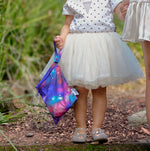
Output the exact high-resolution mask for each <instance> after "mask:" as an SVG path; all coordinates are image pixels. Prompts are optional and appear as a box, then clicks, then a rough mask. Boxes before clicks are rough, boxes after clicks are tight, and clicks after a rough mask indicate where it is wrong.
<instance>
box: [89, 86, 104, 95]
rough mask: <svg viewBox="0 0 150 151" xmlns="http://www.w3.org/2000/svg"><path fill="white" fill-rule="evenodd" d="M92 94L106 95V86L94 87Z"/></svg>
mask: <svg viewBox="0 0 150 151" xmlns="http://www.w3.org/2000/svg"><path fill="white" fill-rule="evenodd" d="M92 94H93V95H94V94H99V95H106V87H99V88H98V89H93V90H92Z"/></svg>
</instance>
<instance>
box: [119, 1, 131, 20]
mask: <svg viewBox="0 0 150 151" xmlns="http://www.w3.org/2000/svg"><path fill="white" fill-rule="evenodd" d="M128 6H129V4H125V3H123V4H122V6H121V7H120V11H121V14H122V16H123V18H124V20H125V17H126V14H127V9H128Z"/></svg>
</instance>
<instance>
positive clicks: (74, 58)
mask: <svg viewBox="0 0 150 151" xmlns="http://www.w3.org/2000/svg"><path fill="white" fill-rule="evenodd" d="M120 1H121V0H105V1H104V0H91V1H89V0H68V1H67V2H66V4H65V5H64V8H63V14H64V15H73V16H74V19H73V21H72V23H71V26H70V33H69V34H68V36H67V38H66V41H65V46H64V48H63V52H62V57H61V60H60V63H59V65H60V66H61V69H62V71H63V73H64V76H65V78H66V80H67V82H68V84H69V85H70V86H81V87H85V88H87V89H96V88H98V87H99V86H101V87H106V86H108V85H116V84H123V83H125V82H128V81H131V80H136V79H138V78H141V77H142V76H143V73H142V71H141V69H140V67H139V64H138V61H137V59H136V58H135V56H134V55H133V53H132V52H131V50H130V49H129V47H128V46H127V45H126V43H125V42H123V41H122V40H121V39H120V35H118V34H117V33H116V32H115V25H114V23H113V11H114V9H115V7H116V6H117V5H118V3H120ZM52 62H53V56H52V57H51V59H50V61H49V62H48V64H47V66H46V67H45V69H44V71H43V72H42V74H41V75H42V76H43V75H44V74H45V73H46V71H47V70H48V68H49V67H50V65H51V64H52Z"/></svg>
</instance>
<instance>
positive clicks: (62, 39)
mask: <svg viewBox="0 0 150 151" xmlns="http://www.w3.org/2000/svg"><path fill="white" fill-rule="evenodd" d="M72 20H73V16H70V15H66V18H65V24H64V25H63V27H62V29H61V32H60V35H59V36H56V37H55V39H54V41H55V43H56V47H57V48H58V49H62V48H63V47H64V44H65V39H66V37H67V35H68V33H69V29H70V24H71V22H72Z"/></svg>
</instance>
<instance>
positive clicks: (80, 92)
mask: <svg viewBox="0 0 150 151" xmlns="http://www.w3.org/2000/svg"><path fill="white" fill-rule="evenodd" d="M76 89H77V91H78V92H79V94H85V95H87V94H88V92H89V90H88V89H86V88H84V87H76Z"/></svg>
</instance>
